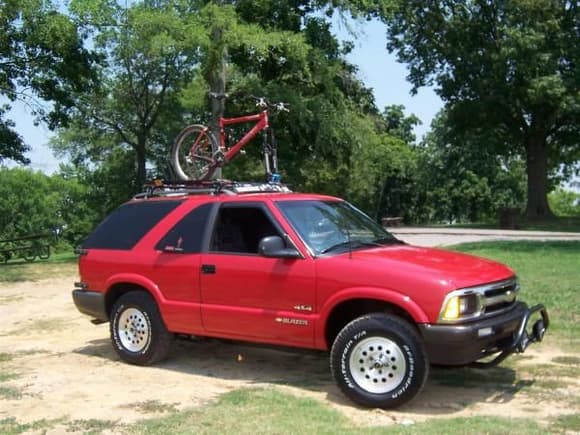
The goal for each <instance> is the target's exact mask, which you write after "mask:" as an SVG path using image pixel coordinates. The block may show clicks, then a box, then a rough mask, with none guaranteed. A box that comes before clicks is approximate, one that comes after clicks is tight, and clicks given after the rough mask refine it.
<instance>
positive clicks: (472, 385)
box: [74, 338, 533, 415]
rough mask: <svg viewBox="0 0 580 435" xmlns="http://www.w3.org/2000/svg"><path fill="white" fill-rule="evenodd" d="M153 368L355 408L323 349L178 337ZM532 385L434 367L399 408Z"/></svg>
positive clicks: (103, 345) (443, 405) (108, 350)
mask: <svg viewBox="0 0 580 435" xmlns="http://www.w3.org/2000/svg"><path fill="white" fill-rule="evenodd" d="M74 352H75V353H78V354H82V355H86V356H89V357H96V358H101V359H104V360H109V361H111V362H114V363H119V364H124V363H123V362H122V361H121V360H120V358H119V356H118V355H117V354H116V352H115V351H114V349H113V347H112V346H111V342H110V340H109V339H108V338H107V339H98V340H93V341H90V342H88V343H87V345H86V346H84V347H82V348H79V349H76V350H75V351H74ZM147 369H148V368H147V367H144V368H143V370H147ZM155 369H163V370H171V371H176V372H180V373H183V374H190V375H196V376H202V377H208V378H216V379H220V380H236V381H240V380H241V381H244V382H245V383H247V385H248V386H252V385H258V384H259V385H264V384H276V385H284V386H289V387H295V388H298V389H304V390H308V391H311V392H316V393H322V394H326V398H327V400H329V401H330V402H333V403H335V404H337V405H343V406H351V407H357V406H356V405H354V404H353V403H352V402H351V401H350V400H349V399H347V398H346V397H345V396H344V395H343V394H342V393H341V392H340V390H339V388H338V387H337V386H336V384H335V383H334V380H333V379H332V375H331V374H330V370H329V368H328V354H327V353H325V352H318V351H303V350H294V349H287V348H282V349H281V348H272V347H263V346H258V345H250V344H245V343H239V342H233V341H226V340H217V339H200V340H176V342H175V343H174V345H173V347H172V351H171V354H170V355H169V358H168V359H167V360H165V361H163V362H161V363H158V364H156V365H155ZM532 385H533V381H522V380H517V378H516V373H515V371H514V370H513V369H511V368H506V367H495V368H491V369H485V370H484V369H476V368H441V367H431V370H430V375H429V378H428V380H427V382H426V384H425V387H424V388H423V391H422V392H421V393H420V394H419V395H418V396H417V397H416V398H415V399H414V400H413V401H411V402H410V403H408V404H406V405H403V406H402V407H400V408H398V411H401V412H405V413H409V414H414V413H417V414H433V415H437V414H449V413H452V412H457V411H460V410H462V409H465V408H467V407H469V406H470V405H473V404H479V403H484V402H485V403H508V402H510V401H511V400H512V399H513V398H514V397H515V395H516V394H518V393H519V392H520V391H522V390H525V389H526V388H529V387H531V386H532ZM361 409H363V408H361Z"/></svg>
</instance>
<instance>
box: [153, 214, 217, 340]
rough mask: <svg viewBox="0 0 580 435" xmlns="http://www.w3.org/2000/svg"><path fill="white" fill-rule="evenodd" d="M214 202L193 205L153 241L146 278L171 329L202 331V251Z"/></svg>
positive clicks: (188, 331)
mask: <svg viewBox="0 0 580 435" xmlns="http://www.w3.org/2000/svg"><path fill="white" fill-rule="evenodd" d="M213 208H214V204H213V203H205V204H201V205H199V206H195V207H194V208H193V209H192V210H190V211H189V212H187V213H186V214H185V215H184V216H183V217H182V218H181V219H179V220H178V221H177V222H176V223H175V224H174V225H173V226H172V227H171V228H170V229H169V230H168V231H167V232H166V233H165V234H164V235H163V237H161V239H160V240H159V241H158V242H155V243H156V244H155V247H154V251H155V253H154V255H155V260H154V261H153V264H152V267H151V268H150V270H149V271H148V273H147V275H148V276H149V278H150V279H151V280H152V281H153V282H154V283H156V284H157V286H158V287H159V290H160V291H161V293H162V294H163V297H164V298H165V302H164V304H163V311H164V313H165V314H166V318H165V320H166V322H168V323H170V324H171V327H172V330H174V331H179V332H183V333H190V334H201V333H202V332H203V327H202V322H201V311H200V283H199V278H200V264H201V251H202V247H203V245H204V241H205V238H206V234H207V231H206V229H207V225H208V220H209V218H210V216H211V213H212V209H213Z"/></svg>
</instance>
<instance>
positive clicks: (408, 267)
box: [346, 245, 514, 288]
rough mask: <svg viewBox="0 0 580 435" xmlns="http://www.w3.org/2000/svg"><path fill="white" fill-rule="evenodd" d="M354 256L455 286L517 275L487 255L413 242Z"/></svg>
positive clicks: (353, 256)
mask: <svg viewBox="0 0 580 435" xmlns="http://www.w3.org/2000/svg"><path fill="white" fill-rule="evenodd" d="M346 255H349V254H346ZM352 259H353V260H358V261H362V262H368V263H375V264H376V265H380V267H381V268H385V267H386V268H389V269H398V270H399V271H400V272H403V271H405V272H406V273H413V274H415V273H418V274H422V275H431V278H432V279H437V280H440V281H447V284H448V285H449V284H450V285H451V286H452V287H455V288H465V287H473V286H476V285H480V284H485V283H489V282H494V281H500V280H503V279H507V278H509V277H511V276H513V275H514V272H513V271H512V270H511V269H510V268H509V267H507V266H505V265H503V264H501V263H497V262H495V261H492V260H488V259H486V258H481V257H476V256H474V255H469V254H463V253H460V252H453V251H445V250H442V249H436V248H424V247H418V246H409V245H394V246H385V247H384V248H376V249H367V250H362V251H353V253H352Z"/></svg>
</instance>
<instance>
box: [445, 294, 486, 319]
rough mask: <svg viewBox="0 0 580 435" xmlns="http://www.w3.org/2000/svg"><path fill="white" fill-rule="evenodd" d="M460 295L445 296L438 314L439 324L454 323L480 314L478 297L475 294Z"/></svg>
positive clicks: (479, 299)
mask: <svg viewBox="0 0 580 435" xmlns="http://www.w3.org/2000/svg"><path fill="white" fill-rule="evenodd" d="M461 293H463V292H461ZM461 293H459V292H452V293H450V294H449V295H447V297H446V298H445V301H444V303H443V306H442V308H441V313H440V314H439V320H440V321H441V322H456V321H458V320H465V319H469V318H470V317H475V316H478V315H479V314H480V312H481V298H480V296H479V295H478V294H477V293H468V294H461Z"/></svg>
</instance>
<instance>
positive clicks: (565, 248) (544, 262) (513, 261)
mask: <svg viewBox="0 0 580 435" xmlns="http://www.w3.org/2000/svg"><path fill="white" fill-rule="evenodd" d="M453 249H455V250H458V251H462V252H468V253H471V254H474V255H478V256H481V257H487V258H491V259H494V260H497V261H500V262H502V263H505V264H507V265H509V266H510V267H511V268H512V269H514V270H515V271H516V273H517V275H518V277H519V279H520V283H521V292H520V295H519V298H520V299H521V300H524V301H526V302H527V303H528V304H529V305H533V304H537V303H543V304H544V305H545V306H546V307H547V309H548V314H549V315H550V322H551V324H550V331H549V332H548V336H547V337H548V339H550V338H551V337H553V338H557V339H563V340H565V341H566V342H568V343H569V344H571V345H572V346H573V347H574V348H575V349H579V348H580V242H578V241H569V242H566V241H549V242H536V241H520V242H508V241H506V242H484V243H467V244H463V245H457V246H454V247H453Z"/></svg>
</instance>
